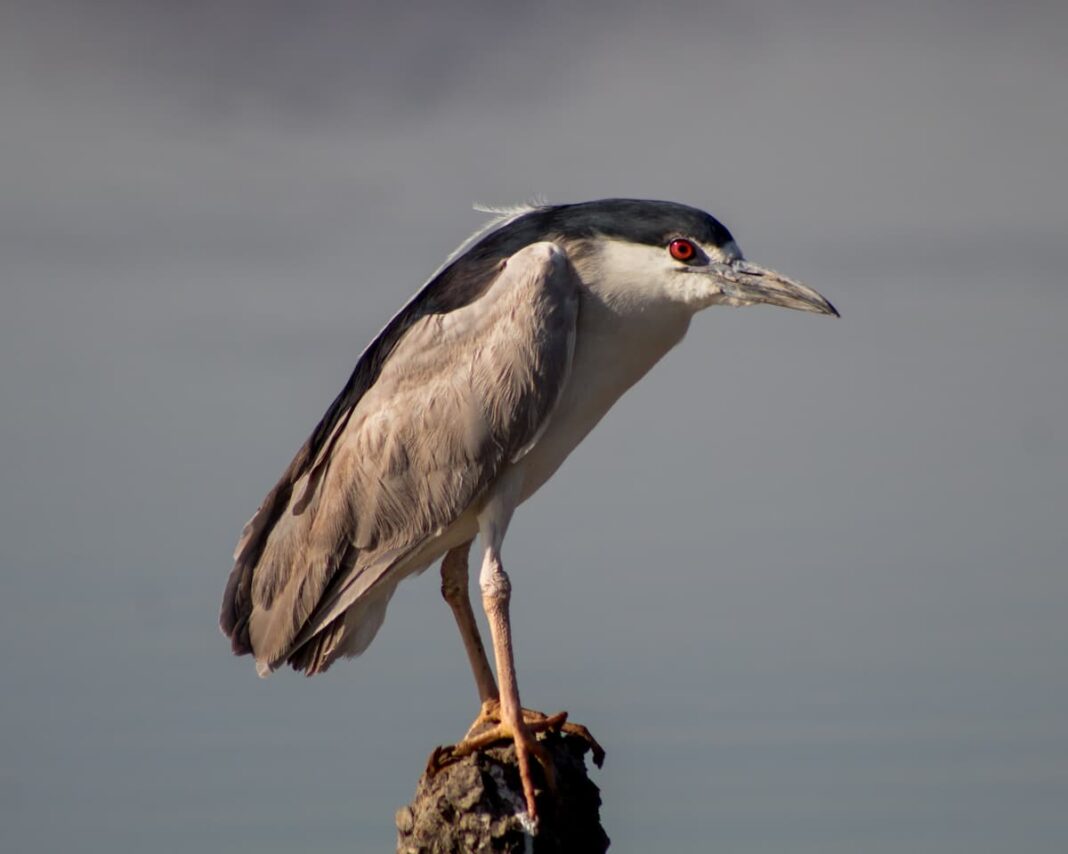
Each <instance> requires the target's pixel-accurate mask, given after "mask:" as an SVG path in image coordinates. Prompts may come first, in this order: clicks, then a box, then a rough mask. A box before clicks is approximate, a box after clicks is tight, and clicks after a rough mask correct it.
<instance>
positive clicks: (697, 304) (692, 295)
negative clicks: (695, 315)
mask: <svg viewBox="0 0 1068 854" xmlns="http://www.w3.org/2000/svg"><path fill="white" fill-rule="evenodd" d="M671 278H672V279H673V280H674V284H675V287H674V294H673V296H674V298H675V299H676V300H677V301H678V302H681V303H682V304H683V305H686V306H688V307H689V308H692V309H694V310H695V311H696V310H698V309H702V308H705V307H707V306H710V305H712V303H714V302H716V301H717V300H718V299H719V298H720V297H722V292H721V291H720V289H719V288H718V287H717V286H716V283H715V281H714V280H713V279H712V278H711V277H710V276H706V275H703V274H701V273H676V275H674V276H672V277H671Z"/></svg>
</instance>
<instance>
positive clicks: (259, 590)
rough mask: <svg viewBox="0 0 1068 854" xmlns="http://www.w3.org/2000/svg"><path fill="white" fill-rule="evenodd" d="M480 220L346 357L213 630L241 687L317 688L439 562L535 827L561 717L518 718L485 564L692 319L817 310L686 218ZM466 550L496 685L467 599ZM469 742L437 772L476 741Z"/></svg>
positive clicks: (499, 611) (504, 598) (504, 587)
mask: <svg viewBox="0 0 1068 854" xmlns="http://www.w3.org/2000/svg"><path fill="white" fill-rule="evenodd" d="M496 214H497V215H496V216H495V218H494V219H493V220H491V221H490V222H489V223H488V224H487V225H486V226H485V227H483V228H482V229H481V230H480V231H478V232H476V234H475V235H473V236H472V237H471V238H469V239H468V240H467V241H466V242H465V243H463V244H462V245H461V246H460V247H459V248H458V249H457V250H456V251H455V252H454V253H453V254H452V255H451V256H449V258H448V259H447V260H446V262H445V263H444V264H443V265H442V267H440V268H439V269H438V270H437V271H436V272H435V273H434V274H433V275H432V276H431V278H430V279H429V281H428V282H427V283H426V284H425V285H424V286H423V287H422V288H421V289H420V290H419V291H418V292H417V293H416V294H415V296H414V297H412V298H411V299H410V300H409V301H408V302H407V304H405V305H404V306H403V307H402V308H401V309H400V311H399V312H398V313H397V314H396V315H394V317H393V318H392V319H391V320H390V321H389V322H388V323H387V324H386V326H385V328H383V329H382V331H381V332H379V334H378V335H377V336H376V337H375V338H374V340H373V341H372V342H371V343H370V345H368V346H367V348H366V349H365V350H364V351H363V353H362V354H361V355H360V356H359V358H358V361H357V363H356V366H355V369H354V370H353V372H352V375H351V377H350V378H349V380H348V382H347V383H346V384H345V386H344V388H343V389H342V391H341V393H340V394H339V395H338V396H337V398H336V399H335V400H334V401H333V403H332V404H331V405H330V407H329V408H328V409H327V410H326V413H325V414H324V415H323V417H322V419H321V420H320V421H319V423H318V424H317V425H316V427H315V429H314V430H313V431H312V433H311V435H310V437H309V438H308V439H307V441H306V442H305V443H304V445H303V446H302V447H301V448H300V450H299V451H298V452H297V454H296V456H295V457H294V458H293V460H292V462H291V463H290V464H289V467H288V468H287V469H286V470H285V472H284V473H283V474H282V477H281V479H280V480H279V481H278V483H277V484H276V485H275V486H274V488H273V489H271V490H270V492H269V493H268V494H267V496H266V498H265V499H264V500H263V502H262V503H261V504H260V506H259V508H258V509H257V510H256V512H255V514H254V515H253V517H252V518H251V520H250V521H249V522H248V524H247V525H245V527H244V529H243V531H242V533H241V536H240V540H239V542H238V545H237V548H236V551H235V553H234V566H233V569H232V571H231V573H230V576H229V580H228V582H227V584H226V589H225V593H224V596H223V604H222V611H221V618H220V625H221V628H222V630H223V633H224V634H225V635H226V636H227V637H228V638H229V639H230V641H231V646H232V649H233V652H234V653H235V654H238V655H252V656H254V658H255V662H256V668H257V671H258V672H259V674H260V675H261V676H266V675H268V674H269V673H271V672H272V671H274V670H276V669H277V668H279V667H281V666H283V665H285V664H286V663H288V664H289V665H291V666H292V667H293V668H294V669H295V670H298V671H303V672H304V673H305V674H307V675H309V676H311V675H314V674H318V673H322V672H323V671H325V670H327V669H328V668H329V667H330V666H331V665H332V664H333V663H334V662H335V661H337V660H338V659H339V658H343V657H353V656H357V655H359V654H361V653H362V652H364V651H365V650H366V649H367V647H368V646H369V644H370V643H371V641H372V640H373V638H374V637H375V634H376V633H377V632H378V630H379V628H380V627H381V625H382V623H383V620H384V619H385V615H386V607H387V605H388V603H389V601H390V598H391V596H392V595H393V593H394V591H395V589H396V587H397V585H398V583H399V582H400V581H401V580H403V579H405V578H407V577H408V576H412V575H415V574H418V573H420V572H423V571H424V570H426V569H427V568H429V567H430V566H432V565H434V564H435V563H436V562H437V561H439V560H440V561H441V579H442V585H441V591H442V595H443V597H444V598H445V600H446V602H447V603H448V604H449V606H450V608H451V609H452V612H453V615H454V617H455V620H456V623H457V626H458V627H459V630H460V634H461V638H462V641H463V644H464V648H465V651H466V654H467V657H468V660H469V663H470V666H471V669H472V672H473V674H474V678H475V683H476V686H477V688H478V693H479V700H480V711H479V714H478V717H477V718H476V722H475V724H476V725H479V724H481V725H482V728H483V729H485V727H486V726H491V730H490V732H491V737H505V738H509V739H511V740H512V741H514V743H515V748H516V753H517V758H518V765H519V771H520V779H521V783H522V787H523V797H524V800H525V803H526V809H527V813H528V819H529V820H530V821H532V822H536V821H537V815H538V810H537V803H536V798H535V796H536V787H535V780H534V775H533V768H534V766H535V763H540V764H541V765H542V766H543V767H544V768H545V770H546V777H547V778H550V779H551V769H550V768H549V762H548V759H547V756H546V754H545V752H544V750H543V748H541V747H540V745H539V744H538V742H537V739H536V737H535V732H536V731H537V730H538V729H539V728H545V727H546V726H547V724H546V722H547V721H549V725H551V724H553V723H555V724H559V723H560V721H561V720H562V718H561V717H560V716H554V717H552V718H547V717H546V716H544V715H541V714H540V713H538V712H533V711H531V710H526V709H524V708H523V706H522V705H521V703H520V697H519V687H518V682H517V678H516V670H515V660H514V655H513V638H512V630H511V624H510V620H509V605H510V599H511V590H512V586H511V580H510V577H509V575H508V573H507V572H506V571H505V568H504V561H503V557H502V544H503V542H504V539H505V535H506V533H507V531H508V528H509V524H510V522H511V520H512V517H513V513H514V511H515V510H516V509H517V508H518V507H519V506H520V505H521V504H522V503H523V502H524V501H526V500H527V499H528V498H530V497H531V495H533V494H534V493H535V492H536V491H537V490H538V489H540V488H541V487H542V486H543V485H544V484H545V483H546V482H547V481H548V480H549V478H550V477H551V476H552V475H553V474H554V473H555V472H556V471H557V469H558V468H559V467H560V465H561V464H562V463H563V462H564V460H565V459H566V458H567V457H568V455H569V454H570V453H571V452H572V451H573V450H574V449H575V448H576V447H577V446H578V445H579V444H580V443H581V442H582V440H583V439H584V438H585V437H586V436H587V435H588V434H589V433H590V431H591V430H592V429H593V428H594V427H595V426H596V425H597V423H598V422H599V421H600V420H601V418H602V417H603V416H604V415H605V414H606V413H607V412H608V410H609V409H610V408H611V407H612V405H613V404H614V403H615V402H616V401H617V400H618V399H619V398H620V397H621V396H622V395H623V394H624V393H625V392H626V391H627V390H628V389H629V388H631V387H632V386H633V385H634V384H635V383H637V382H638V381H639V380H640V379H642V377H644V376H645V375H646V373H647V372H648V371H649V370H650V369H651V368H652V367H653V365H655V364H656V363H657V362H658V361H659V360H660V359H661V358H662V357H663V356H665V355H666V354H667V353H668V352H669V351H670V350H671V349H672V348H674V347H675V346H676V345H677V344H678V343H679V342H680V341H681V340H682V338H683V336H684V335H685V334H686V332H687V329H688V328H689V326H690V322H691V319H692V318H693V317H694V316H695V315H696V314H697V313H698V312H700V311H702V310H704V309H706V308H709V307H714V306H736V307H737V306H749V305H757V304H763V305H772V306H781V307H784V308H789V309H797V310H800V311H805V312H812V313H815V314H822V315H832V316H836V317H837V316H838V312H837V310H836V309H835V308H834V306H833V305H831V303H830V302H828V301H827V299H826V298H824V297H823V296H822V295H820V294H819V293H817V292H816V291H815V290H813V289H811V288H809V287H807V286H805V285H803V284H801V283H800V282H797V281H794V280H792V279H789V278H787V277H786V276H783V275H781V274H779V273H776V272H774V271H773V270H770V269H768V268H765V267H761V266H759V265H757V264H754V263H751V262H750V261H748V260H746V259H745V257H744V256H743V254H742V252H741V250H740V249H739V248H738V244H737V243H736V242H735V240H734V238H733V236H732V235H731V233H730V232H729V231H728V230H727V228H726V227H725V226H724V225H723V224H722V223H720V222H719V221H718V220H717V219H715V218H714V217H713V216H711V215H710V214H708V213H706V212H704V211H703V210H701V209H698V208H695V207H691V206H688V205H684V204H680V203H676V202H668V201H656V200H645V199H629V198H611V199H601V200H596V201H587V202H579V203H571V204H557V205H549V204H533V205H525V206H521V207H518V208H514V209H511V210H504V211H497V212H496ZM476 536H478V537H479V543H480V549H481V568H480V571H479V576H478V585H479V589H480V592H481V599H482V606H483V609H484V611H485V614H486V619H487V623H488V625H489V629H490V634H491V639H492V649H493V655H494V662H495V665H496V674H497V678H496V679H495V678H494V674H493V670H492V669H491V667H490V663H489V660H488V658H487V655H486V652H485V648H484V646H483V643H482V640H481V637H480V634H479V629H478V626H477V624H476V621H475V616H474V610H473V608H472V604H471V599H470V593H469V582H468V558H469V550H470V547H471V545H472V542H473V541H474V539H475V537H476ZM498 680H499V681H498ZM476 725H473V726H472V729H471V730H469V731H468V736H467V738H466V740H465V741H462V742H460V743H459V744H458V745H456V748H455V752H456V753H457V755H459V754H462V753H463V751H464V749H465V745H466V746H467V749H473V748H472V745H473V746H475V747H477V746H478V745H481V744H485V743H486V739H485V738H482V739H481V740H480V739H479V738H476V737H475V736H473V735H472V734H473V733H475V732H476V731H477V730H476Z"/></svg>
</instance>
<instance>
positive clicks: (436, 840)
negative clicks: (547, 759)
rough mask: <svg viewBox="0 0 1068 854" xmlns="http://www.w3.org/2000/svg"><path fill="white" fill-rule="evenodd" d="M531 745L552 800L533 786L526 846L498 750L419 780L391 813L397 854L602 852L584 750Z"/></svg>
mask: <svg viewBox="0 0 1068 854" xmlns="http://www.w3.org/2000/svg"><path fill="white" fill-rule="evenodd" d="M538 740H539V742H540V743H541V744H542V746H543V747H545V749H546V750H547V751H548V752H549V754H550V756H551V757H552V760H553V763H554V764H555V768H556V792H555V795H554V794H553V793H550V792H549V791H548V790H547V789H546V788H545V787H544V785H542V786H539V790H538V795H537V800H538V813H539V815H538V821H539V827H538V832H537V835H536V836H535V837H533V839H532V838H531V836H530V833H529V829H530V820H529V818H528V816H527V812H526V806H525V803H524V800H523V788H522V786H521V785H520V782H519V767H518V765H517V763H516V755H515V747H514V746H513V745H512V744H502V745H501V746H499V747H489V748H486V749H485V750H482V751H480V752H478V753H475V754H472V755H470V756H466V757H464V758H463V759H461V760H459V761H458V762H455V763H454V764H452V765H448V766H446V767H445V768H442V769H441V770H439V771H437V772H436V773H434V774H433V775H428V774H423V776H422V778H420V780H419V785H418V787H417V788H416V792H415V800H414V801H412V803H411V804H409V805H408V806H406V807H401V808H400V809H399V810H397V852H398V854H469V852H470V853H471V854H483V852H487V853H488V852H517V854H518V852H525V851H534V852H536V854H556V852H582V854H586V852H590V854H601V852H604V851H607V850H608V845H609V840H608V836H607V834H606V833H605V832H604V828H603V827H601V816H600V807H601V792H600V789H598V788H597V786H596V785H594V783H593V781H592V780H590V778H589V776H588V775H587V773H586V761H585V755H586V753H587V752H588V751H590V749H591V748H590V744H589V743H588V742H587V741H585V740H584V739H582V738H580V737H578V736H575V735H571V734H566V733H563V734H562V733H555V732H551V733H546V734H545V735H543V736H540V737H539V739H538ZM531 846H532V847H531Z"/></svg>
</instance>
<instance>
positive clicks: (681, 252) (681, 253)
mask: <svg viewBox="0 0 1068 854" xmlns="http://www.w3.org/2000/svg"><path fill="white" fill-rule="evenodd" d="M668 252H670V253H671V257H672V258H674V259H675V260H676V261H692V260H693V259H694V257H695V256H696V255H697V247H696V246H694V245H693V243H691V242H690V241H689V240H683V239H682V238H681V237H677V238H675V239H674V240H672V241H671V243H669V244H668Z"/></svg>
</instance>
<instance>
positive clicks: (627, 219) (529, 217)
mask: <svg viewBox="0 0 1068 854" xmlns="http://www.w3.org/2000/svg"><path fill="white" fill-rule="evenodd" d="M497 235H498V236H500V237H507V238H509V240H508V241H507V242H509V243H513V246H512V247H510V249H511V250H512V251H514V249H515V248H517V246H518V245H519V244H523V243H529V242H533V241H535V240H554V241H557V242H559V243H561V244H562V245H564V246H565V247H566V248H567V249H568V254H569V255H570V256H571V258H572V261H574V262H575V264H576V266H577V267H578V269H579V271H580V273H582V274H583V278H584V279H586V280H587V281H588V283H589V284H590V285H591V286H593V287H596V288H598V289H599V290H600V292H601V293H602V294H603V296H604V297H605V298H606V299H607V300H609V301H614V302H618V303H624V304H627V303H629V304H631V305H637V306H641V305H643V304H649V303H652V302H655V303H658V304H661V305H664V304H668V305H676V306H679V307H682V308H685V309H687V310H689V311H690V312H696V311H699V310H700V309H703V308H707V307H708V306H711V305H729V306H744V305H759V304H765V305H778V306H782V307H784V308H794V309H798V310H799V311H810V312H814V313H816V314H830V315H834V316H837V315H838V312H837V310H836V309H835V308H834V306H833V305H831V303H830V302H828V301H827V300H826V299H825V298H824V297H823V296H821V295H820V294H818V293H817V292H816V291H814V290H812V289H811V288H809V287H806V286H805V285H803V284H801V283H800V282H797V281H794V280H792V279H788V278H787V277H786V276H783V275H781V274H780V273H776V272H775V271H773V270H769V269H767V268H765V267H761V266H759V265H757V264H754V263H752V262H750V261H747V260H746V259H745V258H744V256H743V255H742V253H741V250H740V249H739V248H738V244H737V243H735V241H734V238H733V237H732V236H731V233H730V232H729V231H728V230H727V229H726V228H725V227H724V226H723V225H722V223H720V222H719V221H718V220H716V219H715V218H714V217H712V216H710V215H709V214H707V213H705V212H704V211H701V210H698V209H697V208H692V207H689V206H687V205H680V204H676V203H674V202H661V201H647V200H642V199H602V200H599V201H594V202H582V203H579V204H570V205H555V206H546V207H539V208H534V209H532V210H530V211H528V212H526V213H523V214H521V215H519V216H516V217H514V218H513V219H511V220H510V221H509V222H508V223H507V224H506V225H505V226H504V227H503V228H502V229H500V230H499V231H498V232H497ZM506 254H509V253H508V252H507V251H506Z"/></svg>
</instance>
